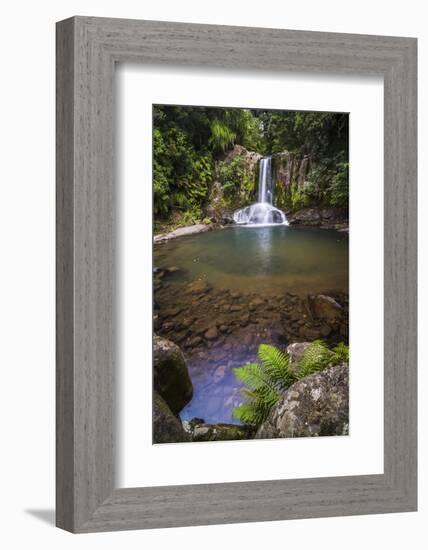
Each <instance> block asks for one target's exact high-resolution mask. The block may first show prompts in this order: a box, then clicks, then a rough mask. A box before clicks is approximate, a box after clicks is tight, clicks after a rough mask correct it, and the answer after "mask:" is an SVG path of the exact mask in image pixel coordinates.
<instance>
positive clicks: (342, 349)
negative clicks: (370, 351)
mask: <svg viewBox="0 0 428 550" xmlns="http://www.w3.org/2000/svg"><path fill="white" fill-rule="evenodd" d="M333 352H334V353H335V354H336V355H337V357H338V362H340V361H343V362H344V363H349V347H348V346H347V345H346V344H344V343H343V342H340V343H339V344H337V346H335V347H334V348H333Z"/></svg>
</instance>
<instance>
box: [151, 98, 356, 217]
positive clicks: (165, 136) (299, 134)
mask: <svg viewBox="0 0 428 550" xmlns="http://www.w3.org/2000/svg"><path fill="white" fill-rule="evenodd" d="M237 144H239V145H242V146H243V147H245V148H246V149H247V150H249V151H254V152H256V153H259V154H261V155H266V154H274V155H275V153H281V152H283V151H289V152H290V153H292V154H293V155H294V158H295V159H296V162H299V161H301V160H302V159H304V158H307V161H305V162H306V164H307V166H308V170H307V174H306V175H305V179H304V181H303V183H302V182H300V183H298V182H297V180H296V178H294V180H292V181H291V184H290V186H289V188H288V189H287V190H282V191H281V190H280V192H279V193H278V197H279V199H280V201H281V204H280V206H281V207H287V208H291V209H297V208H300V207H302V206H307V205H310V204H326V205H332V206H347V201H348V115H347V114H342V113H317V112H296V111H266V110H263V111H262V110H249V109H238V108H213V107H180V106H172V105H163V106H159V105H157V106H155V107H154V109H153V186H154V210H155V218H156V219H168V218H169V217H170V216H171V215H172V214H173V213H180V215H181V217H183V216H184V214H185V213H186V215H187V219H188V220H193V219H195V220H196V219H201V217H203V211H204V208H205V207H206V205H207V204H208V201H209V199H210V193H211V188H212V184H213V182H214V181H218V182H219V183H220V185H221V187H222V192H223V193H222V199H224V205H225V206H236V205H238V206H239V205H243V204H246V203H247V202H248V201H249V200H251V199H252V198H254V194H255V191H256V177H255V176H256V174H255V173H254V170H253V172H251V171H250V170H249V169H248V164H246V163H245V159H243V158H242V157H236V156H235V157H233V158H232V159H230V158H228V156H227V153H228V151H230V150H231V149H232V148H233V147H234V146H235V145H237Z"/></svg>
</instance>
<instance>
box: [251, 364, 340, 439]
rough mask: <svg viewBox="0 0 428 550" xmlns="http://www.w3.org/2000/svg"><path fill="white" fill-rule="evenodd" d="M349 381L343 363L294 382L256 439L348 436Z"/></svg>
mask: <svg viewBox="0 0 428 550" xmlns="http://www.w3.org/2000/svg"><path fill="white" fill-rule="evenodd" d="M348 377H349V369H348V365H347V364H345V363H344V364H342V365H337V366H335V367H332V368H329V369H326V370H324V371H322V372H319V373H316V374H312V375H311V376H306V377H305V378H302V379H301V380H299V381H298V382H295V383H294V384H293V385H292V386H290V387H289V388H288V390H286V391H285V392H284V394H283V395H282V397H281V398H280V400H279V401H278V403H277V404H276V405H275V406H274V407H273V409H272V411H271V412H270V414H269V416H268V418H267V420H266V421H265V422H264V423H263V424H262V425H261V426H260V428H259V429H258V431H257V434H256V439H271V438H278V437H308V436H331V435H347V434H348V427H349V380H348Z"/></svg>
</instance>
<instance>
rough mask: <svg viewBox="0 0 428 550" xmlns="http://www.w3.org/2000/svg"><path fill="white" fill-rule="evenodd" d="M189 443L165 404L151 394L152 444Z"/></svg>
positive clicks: (188, 438)
mask: <svg viewBox="0 0 428 550" xmlns="http://www.w3.org/2000/svg"><path fill="white" fill-rule="evenodd" d="M185 441H190V436H189V434H187V433H186V432H185V431H184V429H183V426H182V424H181V422H180V420H179V419H178V418H177V417H176V416H174V415H173V413H172V412H171V409H170V408H169V407H168V405H167V404H166V402H165V401H164V400H163V399H162V397H161V396H160V395H159V394H158V393H157V392H154V393H153V443H181V442H185Z"/></svg>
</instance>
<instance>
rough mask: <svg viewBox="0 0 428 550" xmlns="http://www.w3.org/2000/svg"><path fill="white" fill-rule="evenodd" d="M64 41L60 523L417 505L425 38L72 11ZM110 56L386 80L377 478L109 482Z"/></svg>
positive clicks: (73, 527)
mask: <svg viewBox="0 0 428 550" xmlns="http://www.w3.org/2000/svg"><path fill="white" fill-rule="evenodd" d="M56 47H57V159H56V160H57V352H56V353H57V382H56V391H57V410H56V413H57V445H56V463H57V473H56V483H57V485H56V486H57V489H56V514H57V516H56V518H57V519H56V521H57V525H58V527H61V528H63V529H66V530H69V531H72V532H79V533H83V532H93V531H107V530H119V529H142V528H159V527H174V526H185V525H203V524H216V523H235V522H252V521H270V520H284V519H292V518H311V517H320V516H339V515H352V514H374V513H385V512H405V511H414V510H416V508H417V432H416V428H417V424H416V412H417V403H416V397H417V391H416V374H417V373H416V359H417V356H416V298H417V290H416V244H417V241H416V225H417V220H416V160H417V157H416V155H417V153H416V113H417V108H416V84H417V76H416V55H417V54H416V47H417V42H416V39H414V38H399V37H387V36H364V35H352V34H331V33H320V32H302V31H290V30H276V29H259V28H243V27H229V26H212V25H195V24H182V23H168V22H154V21H134V20H121V19H103V18H91V17H73V18H71V19H67V20H65V21H61V22H59V23H58V24H57V45H56ZM117 62H136V63H141V64H166V65H168V64H169V65H175V66H177V65H182V66H195V67H198V66H205V67H207V66H208V67H217V68H227V69H245V70H252V71H264V70H269V71H277V72H279V73H280V72H281V71H299V72H314V71H315V72H336V73H339V74H357V75H359V74H361V75H367V74H369V75H381V76H382V77H383V79H384V109H385V112H384V155H385V156H384V185H385V198H384V201H385V206H384V221H385V232H384V251H385V267H384V269H385V271H384V289H385V290H384V292H385V296H384V298H385V312H384V334H385V351H384V357H385V361H384V407H385V409H384V473H383V474H378V475H357V476H349V477H332V478H315V479H296V480H273V481H252V482H246V483H219V484H207V485H183V486H166V487H150V488H144V487H140V488H129V489H117V488H116V487H115V485H114V468H115V433H114V427H115V419H114V396H115V376H114V370H115V349H114V347H115V346H114V342H115V326H114V319H115V311H114V296H115V271H116V269H115V259H114V258H115V182H114V178H113V175H114V169H113V162H114V161H113V159H114V127H113V118H114V109H113V107H114V86H113V82H114V68H115V63H117ZM369 359H370V358H368V360H369ZM362 452H363V449H362ZM142 466H143V467H144V465H142Z"/></svg>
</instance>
